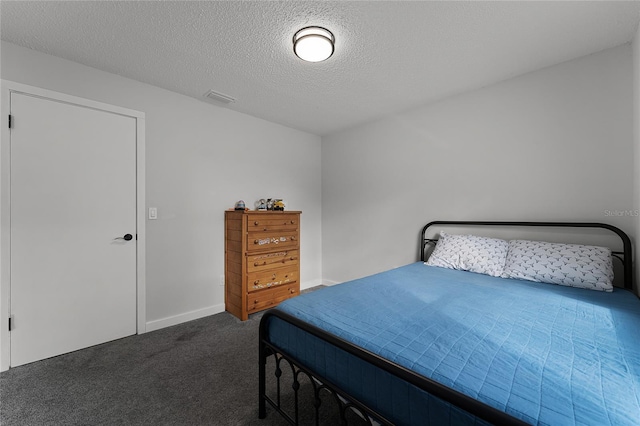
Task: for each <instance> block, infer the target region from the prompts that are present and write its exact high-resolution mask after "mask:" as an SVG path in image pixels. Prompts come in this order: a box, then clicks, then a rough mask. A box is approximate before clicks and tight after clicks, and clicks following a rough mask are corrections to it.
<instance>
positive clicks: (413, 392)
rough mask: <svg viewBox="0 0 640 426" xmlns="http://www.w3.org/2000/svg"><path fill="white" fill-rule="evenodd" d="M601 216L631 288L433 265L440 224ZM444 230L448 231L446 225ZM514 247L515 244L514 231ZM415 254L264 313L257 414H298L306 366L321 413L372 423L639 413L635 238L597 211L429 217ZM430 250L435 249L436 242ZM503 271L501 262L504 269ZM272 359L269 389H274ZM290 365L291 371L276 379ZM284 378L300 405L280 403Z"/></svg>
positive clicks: (631, 419)
mask: <svg viewBox="0 0 640 426" xmlns="http://www.w3.org/2000/svg"><path fill="white" fill-rule="evenodd" d="M445 225H455V226H467V225H469V226H488V227H512V226H517V227H528V228H530V227H543V228H544V229H555V228H557V227H562V228H590V229H592V228H597V229H603V230H605V231H607V232H611V233H613V234H614V235H615V236H617V237H618V238H619V240H620V245H621V247H622V250H621V251H613V252H612V253H611V255H612V256H613V257H615V258H617V259H619V260H620V264H621V270H622V276H623V284H624V287H625V289H619V288H616V289H613V290H612V291H594V290H590V289H585V288H574V287H571V286H567V285H554V284H548V283H542V282H536V281H532V280H526V279H521V278H518V279H514V278H510V277H507V278H504V277H502V276H491V275H488V274H485V273H477V272H470V271H469V270H456V269H447V268H443V267H438V266H432V265H427V264H425V262H424V261H425V254H424V253H425V247H428V246H430V245H435V246H436V249H437V248H438V247H437V241H438V240H437V239H435V238H427V235H428V230H429V229H430V228H432V227H435V226H445ZM441 238H442V237H441ZM509 244H510V245H509V247H511V242H509ZM420 252H421V254H420V261H419V262H415V263H412V264H409V265H406V266H403V267H400V268H396V269H393V270H390V271H386V272H382V273H379V274H376V275H372V276H370V277H366V278H362V279H357V280H354V281H351V282H348V283H344V284H341V285H336V286H332V287H330V288H326V289H322V290H319V291H315V292H311V293H308V294H305V295H302V296H299V297H296V298H293V299H290V300H288V301H286V302H285V303H282V304H281V305H280V306H279V307H278V308H276V309H272V310H270V311H267V312H266V313H265V314H264V316H263V317H262V319H261V324H260V337H259V358H260V360H259V376H260V377H259V382H260V385H259V417H260V418H264V417H265V416H266V414H267V405H268V406H269V407H270V409H271V410H274V411H275V412H277V413H279V414H281V415H282V416H283V418H284V419H286V420H287V421H288V422H289V423H291V424H299V423H300V418H299V413H300V407H298V405H299V403H300V400H301V398H299V397H298V391H299V389H300V387H301V386H300V382H301V378H302V377H306V378H308V379H309V380H308V382H309V383H310V384H311V385H310V386H311V387H312V392H313V394H314V397H313V398H312V399H311V403H312V405H314V407H313V409H314V410H315V412H316V418H315V423H316V424H320V422H321V420H320V416H319V415H318V412H319V406H320V404H321V401H322V399H321V398H320V394H321V393H330V394H331V395H333V396H334V399H335V401H337V403H336V404H335V406H336V409H337V411H338V414H337V418H339V419H340V422H343V423H346V419H347V417H348V416H347V413H353V412H355V413H357V414H358V419H359V420H361V421H363V422H364V423H365V424H398V425H425V424H431V425H463V424H476V425H483V424H499V425H516V424H549V425H565V424H566V425H577V424H597V425H607V424H610V425H638V424H640V343H639V342H638V324H640V300H638V298H637V297H636V295H635V294H634V293H632V292H631V291H628V290H630V289H631V283H632V269H631V259H632V257H631V243H630V240H629V237H628V236H627V235H626V234H625V233H624V232H623V231H621V230H620V229H618V228H616V227H613V226H611V225H607V224H598V223H564V222H455V221H454V222H449V221H437V222H431V223H429V224H427V225H426V226H425V227H424V228H423V230H422V234H421V242H420ZM434 252H435V251H434ZM502 273H504V272H502ZM267 360H271V362H270V365H272V366H274V367H275V368H274V369H273V371H272V372H270V374H271V376H270V377H271V378H274V377H275V379H274V380H275V394H274V393H273V389H271V391H272V392H271V393H270V392H268V391H267V389H266V387H267V386H266V382H267V380H268V375H267V371H266V370H267V369H266V367H267ZM283 370H289V371H290V372H291V374H290V376H291V378H292V383H290V384H285V383H281V381H282V380H281V379H282V376H283V374H282V372H283ZM284 389H289V390H291V391H292V392H293V394H294V398H293V407H292V409H290V410H288V409H286V408H285V407H284V406H283V399H284V398H283V397H282V394H283V393H284V392H285V391H284Z"/></svg>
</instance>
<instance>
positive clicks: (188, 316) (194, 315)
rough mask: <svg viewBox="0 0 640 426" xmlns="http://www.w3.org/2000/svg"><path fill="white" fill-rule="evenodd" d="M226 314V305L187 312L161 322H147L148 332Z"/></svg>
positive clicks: (163, 319)
mask: <svg viewBox="0 0 640 426" xmlns="http://www.w3.org/2000/svg"><path fill="white" fill-rule="evenodd" d="M220 312H224V303H221V304H219V305H213V306H209V307H208V308H202V309H198V310H195V311H191V312H185V313H184V314H179V315H174V316H172V317H167V318H162V319H159V320H154V321H149V322H147V329H146V331H147V332H149V331H155V330H160V329H161V328H165V327H171V326H172V325H178V324H181V323H183V322H187V321H192V320H195V319H198V318H203V317H208V316H209V315H214V314H219V313H220Z"/></svg>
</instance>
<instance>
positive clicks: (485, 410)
mask: <svg viewBox="0 0 640 426" xmlns="http://www.w3.org/2000/svg"><path fill="white" fill-rule="evenodd" d="M435 225H450V226H451V225H454V226H520V227H564V228H603V229H607V230H609V231H612V232H614V233H616V234H617V235H618V236H619V237H620V239H621V240H622V244H623V251H622V252H617V251H616V252H613V255H615V256H616V257H617V258H618V259H620V260H621V261H622V264H623V275H624V286H625V288H627V289H631V288H632V257H631V256H632V252H631V240H630V239H629V236H628V235H627V234H626V233H624V232H623V231H622V230H620V229H619V228H617V227H615V226H612V225H608V224H603V223H580V222H578V223H573V222H497V221H434V222H430V223H428V224H427V225H425V226H424V227H423V228H422V234H421V240H420V247H421V248H420V260H421V261H424V260H425V248H426V246H427V244H430V243H435V242H436V241H437V240H436V239H433V238H427V237H426V232H427V230H428V228H430V227H431V226H435ZM272 318H273V319H278V320H281V321H284V322H286V323H289V324H291V325H292V326H294V327H297V328H299V329H300V330H302V331H303V332H305V333H308V334H310V335H312V336H314V337H316V338H318V339H321V340H323V341H325V342H327V343H329V344H330V345H332V346H334V347H336V348H338V349H339V350H342V351H344V352H346V353H348V354H350V355H353V356H355V357H357V358H360V359H362V360H364V361H365V362H367V363H369V364H371V365H373V366H374V367H377V368H378V369H381V370H383V371H385V372H388V373H390V374H392V375H394V376H396V377H398V378H399V379H401V380H403V381H405V382H407V383H409V384H411V385H413V386H415V387H417V388H419V389H421V390H423V391H425V392H427V393H429V394H431V395H432V396H434V397H437V398H439V399H441V400H443V401H445V402H447V403H450V404H452V405H454V406H456V407H458V408H460V409H462V410H464V411H466V412H467V413H469V414H471V415H473V416H476V417H478V418H480V419H483V420H485V421H487V422H489V423H491V424H497V425H524V424H526V423H525V422H523V421H522V420H520V419H518V418H515V417H513V416H511V415H509V414H507V413H505V412H503V411H500V410H497V409H496V408H494V407H491V406H489V405H487V404H484V403H482V402H480V401H478V400H476V399H473V398H471V397H469V396H467V395H465V394H463V393H460V392H458V391H456V390H454V389H451V388H449V387H447V386H444V385H442V384H440V383H438V382H436V381H434V380H431V379H429V378H426V377H424V376H421V375H419V374H416V373H414V372H413V371H411V370H408V369H406V368H404V367H402V366H400V365H398V364H396V363H394V362H391V361H389V360H386V359H384V358H382V357H380V356H378V355H376V354H374V353H372V352H370V351H367V350H365V349H362V348H360V347H358V346H355V345H353V344H352V343H349V342H347V341H345V340H343V339H341V338H339V337H337V336H335V335H333V334H331V333H328V332H326V331H324V330H322V329H320V328H318V327H315V326H313V325H311V324H309V323H307V322H305V321H302V320H300V319H298V318H296V317H293V316H291V315H289V314H287V313H285V312H282V311H279V310H277V309H271V310H269V311H266V312H265V313H264V315H263V317H262V319H261V321H260V333H259V413H258V416H259V418H261V419H264V418H265V417H266V407H267V403H268V404H269V405H270V406H271V407H273V408H274V409H275V410H276V411H277V412H278V413H280V414H281V415H282V417H283V418H284V419H285V420H287V421H288V422H289V423H290V424H292V425H298V424H299V416H300V410H299V407H298V402H299V395H298V394H299V391H300V380H299V378H300V377H301V376H306V377H307V378H308V379H309V381H310V382H311V384H312V387H313V393H314V408H315V412H314V416H315V417H314V419H315V424H316V425H317V426H318V425H320V417H319V409H320V405H321V398H320V394H321V393H322V392H328V393H329V394H330V395H332V396H333V399H334V400H335V401H336V403H337V405H338V407H339V417H340V422H341V424H343V425H346V424H347V418H346V414H347V412H348V410H352V411H354V412H356V413H357V414H358V415H359V416H360V417H361V418H362V419H363V420H364V421H365V423H367V424H369V425H372V424H373V420H375V421H376V422H378V423H380V424H382V425H393V424H394V423H393V420H392V419H387V418H385V417H384V416H383V415H382V414H380V413H378V412H376V411H375V410H373V409H371V408H370V407H368V406H367V405H366V404H364V403H363V402H362V401H361V400H360V398H358V397H357V396H355V395H350V394H349V393H348V392H346V391H344V390H343V389H341V388H340V387H339V386H337V385H336V384H335V383H333V382H332V381H331V380H329V379H328V378H326V377H322V376H321V375H319V374H317V373H316V372H313V371H311V370H310V369H309V368H308V367H306V366H305V363H304V362H303V361H301V360H299V359H297V358H296V357H295V356H292V355H291V354H289V353H287V352H286V351H284V350H282V349H281V348H278V347H277V346H275V345H274V344H272V343H271V342H270V340H269V331H268V328H269V322H270V320H271V319H272ZM270 356H273V357H274V360H275V372H274V375H275V378H276V379H275V380H276V385H275V386H276V396H275V399H274V398H272V397H270V396H269V395H267V391H266V364H267V359H268V358H269V357H270ZM282 366H286V367H288V368H290V369H291V373H292V376H293V384H292V385H291V389H292V390H293V393H294V407H293V413H290V412H287V410H286V408H285V407H283V406H282V399H281V392H282V383H281V380H280V379H281V376H282Z"/></svg>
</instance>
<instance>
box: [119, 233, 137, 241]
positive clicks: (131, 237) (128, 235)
mask: <svg viewBox="0 0 640 426" xmlns="http://www.w3.org/2000/svg"><path fill="white" fill-rule="evenodd" d="M115 239H116V240H125V241H131V240H133V235H131V234H124V237H116V238H115Z"/></svg>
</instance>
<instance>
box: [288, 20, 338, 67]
mask: <svg viewBox="0 0 640 426" xmlns="http://www.w3.org/2000/svg"><path fill="white" fill-rule="evenodd" d="M335 41H336V39H335V37H334V36H333V34H331V31H329V30H327V29H326V28H322V27H306V28H303V29H301V30H300V31H298V32H297V33H295V35H294V36H293V51H294V52H295V54H296V56H297V57H298V58H300V59H302V60H303V61H307V62H321V61H324V60H326V59H329V58H330V57H331V55H333V49H334V43H335Z"/></svg>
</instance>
